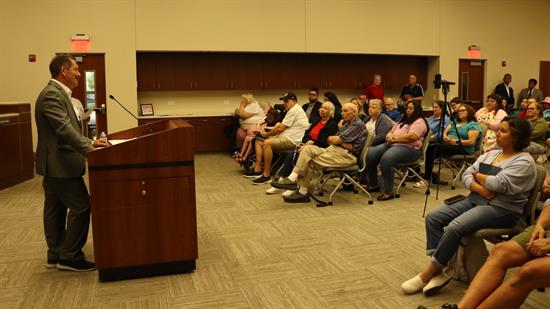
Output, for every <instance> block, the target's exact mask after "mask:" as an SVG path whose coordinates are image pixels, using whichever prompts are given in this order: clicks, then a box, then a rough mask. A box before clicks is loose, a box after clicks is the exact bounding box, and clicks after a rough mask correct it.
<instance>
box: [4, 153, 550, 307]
mask: <svg viewBox="0 0 550 309" xmlns="http://www.w3.org/2000/svg"><path fill="white" fill-rule="evenodd" d="M447 178H448V177H447ZM411 184H412V183H408V186H407V187H405V188H404V189H402V192H401V193H402V197H401V198H400V199H394V200H390V201H387V202H375V203H374V205H368V204H367V200H366V198H365V196H364V195H361V194H353V193H352V192H338V193H337V195H336V197H335V204H334V206H332V207H324V208H317V207H315V204H313V203H309V204H295V205H291V204H285V203H284V202H283V199H282V197H281V196H280V195H266V194H265V193H264V191H265V190H266V189H267V188H268V186H267V185H263V186H253V185H251V183H250V180H249V179H245V178H243V177H241V171H240V169H239V167H238V166H237V165H236V164H235V163H233V162H232V160H231V159H230V158H229V157H227V156H226V155H222V154H203V155H197V157H196V192H197V216H198V218H197V219H198V235H199V259H198V261H197V270H196V271H195V272H194V273H191V274H182V275H172V276H164V277H154V278H146V279H136V280H127V281H118V282H109V283H100V282H98V278H97V272H89V273H72V272H61V271H57V270H48V269H46V268H45V267H44V266H43V264H44V262H45V257H46V255H45V252H46V246H45V241H44V236H43V231H42V203H43V193H42V188H41V178H40V177H35V178H34V179H33V180H30V181H27V182H25V183H22V184H19V185H17V186H14V187H12V188H8V189H5V190H2V191H0V274H1V276H0V288H1V293H0V308H221V307H224V308H392V309H393V308H416V306H417V305H419V304H423V305H425V306H427V307H429V308H437V307H438V306H439V305H440V304H442V303H445V302H456V301H458V300H459V299H460V297H461V295H462V294H463V293H464V290H465V288H466V286H465V285H464V284H462V283H459V282H451V283H450V284H449V285H448V286H446V287H445V288H444V289H443V290H441V292H440V293H439V294H438V295H436V296H433V297H430V298H426V297H424V296H423V295H422V294H416V295H412V296H405V295H403V294H402V292H401V291H400V289H399V285H400V284H401V283H402V282H403V281H404V280H406V279H408V278H411V277H413V276H414V275H416V274H417V273H418V272H420V270H421V269H422V268H423V266H425V265H426V263H428V261H429V259H428V258H427V257H426V256H425V254H424V246H425V232H424V223H423V219H422V217H421V215H422V208H423V206H424V198H425V195H424V191H425V188H419V189H414V188H412V186H411ZM435 192H436V190H435V188H433V189H432V195H430V197H429V199H428V209H432V208H434V207H435V206H437V205H438V204H439V203H441V201H442V200H443V199H445V198H447V197H450V196H452V195H455V194H457V193H465V190H464V189H462V188H459V189H457V190H455V191H452V190H450V188H449V187H448V186H442V187H441V188H440V192H439V201H436V200H435ZM91 235H92V234H91V232H90V235H89V241H88V243H87V244H86V247H85V248H84V251H85V253H86V255H87V256H88V257H89V258H90V259H93V240H92V236H91ZM547 290H548V289H547ZM549 304H550V292H548V291H547V292H546V293H540V292H533V293H531V295H530V296H529V298H528V300H527V302H526V303H525V305H524V306H523V308H545V307H546V308H549V307H550V305H549Z"/></svg>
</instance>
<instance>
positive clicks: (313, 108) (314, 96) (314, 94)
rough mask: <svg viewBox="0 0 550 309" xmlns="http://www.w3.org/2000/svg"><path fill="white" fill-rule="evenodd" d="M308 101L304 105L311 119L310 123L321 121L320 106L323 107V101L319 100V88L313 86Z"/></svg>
mask: <svg viewBox="0 0 550 309" xmlns="http://www.w3.org/2000/svg"><path fill="white" fill-rule="evenodd" d="M307 99H308V100H309V102H308V103H306V104H304V105H302V108H303V109H304V112H306V116H307V118H308V119H309V123H311V124H313V123H317V122H318V121H319V108H321V102H319V100H318V99H319V89H318V88H311V89H309V92H308V97H307Z"/></svg>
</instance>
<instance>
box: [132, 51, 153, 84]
mask: <svg viewBox="0 0 550 309" xmlns="http://www.w3.org/2000/svg"><path fill="white" fill-rule="evenodd" d="M156 59H157V56H156V55H155V54H151V53H138V54H137V61H136V67H137V83H138V84H137V88H138V91H151V90H156Z"/></svg>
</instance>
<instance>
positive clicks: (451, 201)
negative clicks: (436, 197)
mask: <svg viewBox="0 0 550 309" xmlns="http://www.w3.org/2000/svg"><path fill="white" fill-rule="evenodd" d="M465 198H466V197H465V196H464V195H462V194H458V195H455V196H451V197H449V198H448V199H445V200H444V201H443V203H445V204H447V205H451V204H454V203H456V202H460V201H462V200H463V199H465Z"/></svg>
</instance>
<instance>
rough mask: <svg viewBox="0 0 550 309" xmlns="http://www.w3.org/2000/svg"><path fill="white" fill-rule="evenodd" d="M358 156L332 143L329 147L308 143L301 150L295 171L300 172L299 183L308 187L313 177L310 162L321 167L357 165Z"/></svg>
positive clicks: (303, 186)
mask: <svg viewBox="0 0 550 309" xmlns="http://www.w3.org/2000/svg"><path fill="white" fill-rule="evenodd" d="M356 162H357V158H355V156H354V155H352V154H351V153H349V151H347V150H346V149H344V148H342V147H340V146H334V145H330V146H329V147H328V148H321V147H318V146H315V145H307V146H304V148H303V149H302V150H301V151H300V156H299V157H298V162H296V165H295V166H294V170H293V172H294V173H296V174H298V175H299V177H298V181H297V183H298V185H299V186H300V187H301V188H307V187H308V186H309V182H310V181H311V177H312V170H311V168H310V167H311V166H310V163H313V164H315V165H317V166H319V167H321V168H325V167H347V166H352V165H355V164H356Z"/></svg>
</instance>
